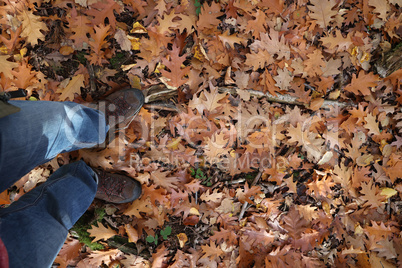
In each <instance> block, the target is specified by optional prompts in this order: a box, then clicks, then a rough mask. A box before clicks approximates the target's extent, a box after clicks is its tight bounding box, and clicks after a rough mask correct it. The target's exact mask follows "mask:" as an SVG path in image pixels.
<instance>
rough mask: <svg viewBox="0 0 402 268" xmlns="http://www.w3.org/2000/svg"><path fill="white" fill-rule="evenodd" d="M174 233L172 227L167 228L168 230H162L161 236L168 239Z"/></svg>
mask: <svg viewBox="0 0 402 268" xmlns="http://www.w3.org/2000/svg"><path fill="white" fill-rule="evenodd" d="M171 233H172V227H170V226H166V228H165V229H164V230H161V235H162V237H163V239H165V240H166V239H167V238H168V235H170V234H171Z"/></svg>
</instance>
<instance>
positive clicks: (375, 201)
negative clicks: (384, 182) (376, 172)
mask: <svg viewBox="0 0 402 268" xmlns="http://www.w3.org/2000/svg"><path fill="white" fill-rule="evenodd" d="M361 187H362V190H361V191H360V193H361V194H362V196H361V197H360V199H362V200H363V201H366V202H367V203H366V205H367V206H370V207H372V208H378V207H380V206H381V205H382V204H383V203H384V201H385V196H383V195H381V193H380V190H379V189H378V187H377V186H375V185H373V182H372V181H370V182H369V183H362V184H361Z"/></svg>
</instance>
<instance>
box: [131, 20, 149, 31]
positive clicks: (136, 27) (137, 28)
mask: <svg viewBox="0 0 402 268" xmlns="http://www.w3.org/2000/svg"><path fill="white" fill-rule="evenodd" d="M130 33H136V34H142V33H147V29H145V27H144V26H142V25H141V23H139V22H138V21H137V22H135V23H134V24H133V28H132V29H131V30H130Z"/></svg>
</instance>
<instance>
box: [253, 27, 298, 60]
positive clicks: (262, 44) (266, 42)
mask: <svg viewBox="0 0 402 268" xmlns="http://www.w3.org/2000/svg"><path fill="white" fill-rule="evenodd" d="M250 48H251V49H252V50H253V51H258V49H265V50H266V51H268V52H269V54H271V55H276V56H277V59H278V60H281V59H286V60H289V59H290V48H289V46H288V45H287V44H286V42H285V36H279V32H278V31H275V30H274V29H271V31H270V33H269V35H268V33H264V34H261V41H260V40H256V41H254V43H253V44H251V45H250Z"/></svg>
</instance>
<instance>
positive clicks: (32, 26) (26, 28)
mask: <svg viewBox="0 0 402 268" xmlns="http://www.w3.org/2000/svg"><path fill="white" fill-rule="evenodd" d="M18 18H19V20H20V21H21V23H22V32H21V36H22V37H25V38H27V42H28V43H30V44H32V45H36V44H38V40H44V39H45V35H44V34H43V33H42V32H41V31H47V30H48V28H47V26H46V24H45V23H44V22H42V21H41V20H40V17H39V16H36V15H34V14H33V12H32V11H31V10H26V9H24V10H22V11H21V13H20V14H19V15H18Z"/></svg>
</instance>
